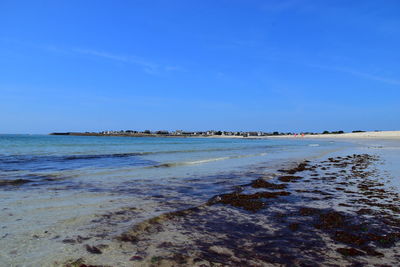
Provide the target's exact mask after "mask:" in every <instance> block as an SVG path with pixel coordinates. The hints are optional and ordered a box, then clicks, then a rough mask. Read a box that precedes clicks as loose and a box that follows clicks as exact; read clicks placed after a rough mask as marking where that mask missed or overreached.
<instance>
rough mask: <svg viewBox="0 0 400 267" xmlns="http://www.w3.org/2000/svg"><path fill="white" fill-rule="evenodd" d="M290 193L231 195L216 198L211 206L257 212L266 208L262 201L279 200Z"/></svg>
mask: <svg viewBox="0 0 400 267" xmlns="http://www.w3.org/2000/svg"><path fill="white" fill-rule="evenodd" d="M288 195H290V193H289V192H286V191H279V192H257V193H254V194H248V195H247V194H240V193H237V192H235V193H229V194H223V195H219V196H217V197H216V198H214V199H213V200H214V201H213V203H211V204H217V203H221V204H226V205H231V206H234V207H239V208H243V209H245V210H248V211H252V212H257V211H259V210H260V209H262V208H264V206H265V203H264V202H263V201H261V199H265V198H277V197H279V196H288Z"/></svg>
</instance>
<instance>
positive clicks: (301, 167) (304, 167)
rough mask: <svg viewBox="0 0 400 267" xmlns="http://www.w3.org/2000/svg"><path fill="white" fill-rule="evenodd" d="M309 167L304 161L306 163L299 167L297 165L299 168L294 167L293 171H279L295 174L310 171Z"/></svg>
mask: <svg viewBox="0 0 400 267" xmlns="http://www.w3.org/2000/svg"><path fill="white" fill-rule="evenodd" d="M307 166H308V161H304V162H302V163H300V164H299V165H297V167H294V168H292V169H288V170H285V169H281V170H278V171H279V172H284V173H287V174H295V173H296V172H302V171H305V170H310V168H307Z"/></svg>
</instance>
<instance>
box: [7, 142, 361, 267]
mask: <svg viewBox="0 0 400 267" xmlns="http://www.w3.org/2000/svg"><path fill="white" fill-rule="evenodd" d="M354 146H355V145H354V144H352V143H348V142H344V141H340V142H335V141H328V140H309V139H300V138H296V139H295V138H293V139H223V138H218V139H213V138H145V137H142V138H127V137H79V136H45V135H0V247H1V250H0V266H56V265H58V264H60V262H65V261H67V260H69V259H77V258H79V257H84V256H87V255H86V251H85V250H84V249H82V246H81V245H77V246H72V245H71V244H68V242H66V240H68V239H71V238H75V239H76V237H80V238H81V239H83V240H85V238H87V239H90V238H102V240H103V241H104V243H105V244H107V243H111V242H113V241H112V240H113V237H115V236H116V235H118V234H119V233H121V232H123V231H124V230H126V229H127V228H128V227H130V226H132V225H133V224H135V223H138V222H140V221H143V220H145V219H147V218H151V217H152V216H155V215H158V214H161V213H164V212H169V211H173V210H179V209H183V208H187V207H191V206H195V205H198V204H201V203H204V202H205V201H207V199H209V198H211V197H212V196H214V195H216V194H220V193H221V192H226V190H231V189H232V188H234V187H235V186H237V185H240V184H244V183H246V182H249V181H250V180H252V179H254V176H255V175H259V174H260V170H261V171H262V172H265V173H266V174H270V173H273V172H274V171H276V170H277V169H278V168H280V167H282V166H284V165H287V164H291V163H294V162H296V161H299V160H303V159H304V158H307V159H312V158H317V157H322V156H324V155H326V154H329V153H335V152H336V153H337V152H338V151H342V150H346V149H347V150H348V149H350V148H352V147H354ZM256 170H257V171H256ZM124 209H125V210H127V209H130V210H133V209H134V210H135V212H132V215H131V216H129V217H128V218H126V217H125V218H124V219H123V220H121V219H119V220H114V221H113V220H112V219H109V220H106V221H105V220H104V218H107V216H108V215H107V214H110V213H112V212H113V211H119V210H124ZM109 217H110V216H109ZM109 217H108V218H109Z"/></svg>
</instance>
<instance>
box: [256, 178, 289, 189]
mask: <svg viewBox="0 0 400 267" xmlns="http://www.w3.org/2000/svg"><path fill="white" fill-rule="evenodd" d="M251 186H252V187H253V188H268V189H285V188H286V187H287V185H286V184H273V183H270V182H267V181H265V180H264V179H261V178H260V179H257V180H254V181H253V182H252V183H251Z"/></svg>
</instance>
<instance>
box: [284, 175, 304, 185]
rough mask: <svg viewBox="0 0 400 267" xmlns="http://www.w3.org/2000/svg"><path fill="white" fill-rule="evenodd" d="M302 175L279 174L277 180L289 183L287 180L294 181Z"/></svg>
mask: <svg viewBox="0 0 400 267" xmlns="http://www.w3.org/2000/svg"><path fill="white" fill-rule="evenodd" d="M302 178H303V177H300V176H294V175H285V176H280V177H278V180H279V181H281V182H284V183H289V182H294V181H297V180H300V179H302Z"/></svg>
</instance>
